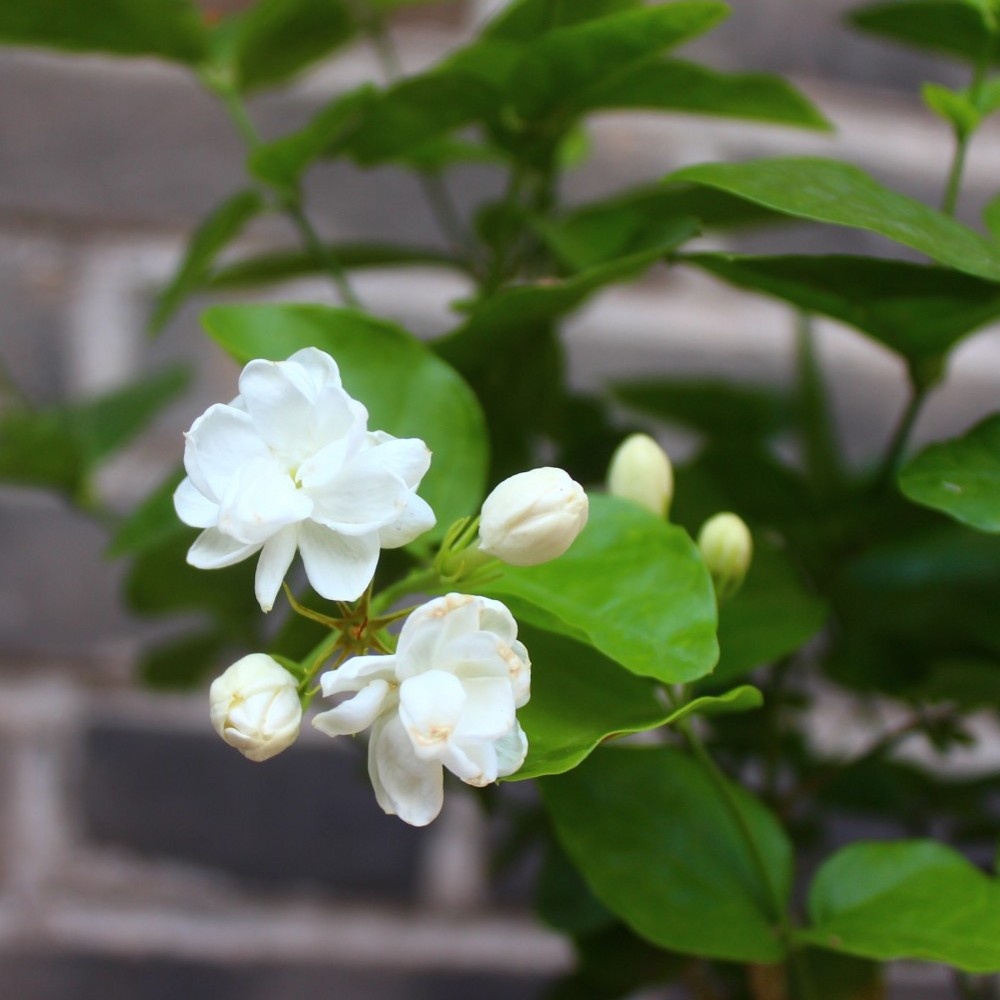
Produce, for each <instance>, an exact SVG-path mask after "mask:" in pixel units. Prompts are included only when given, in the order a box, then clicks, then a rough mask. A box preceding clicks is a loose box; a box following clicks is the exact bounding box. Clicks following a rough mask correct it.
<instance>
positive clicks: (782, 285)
mask: <svg viewBox="0 0 1000 1000" xmlns="http://www.w3.org/2000/svg"><path fill="white" fill-rule="evenodd" d="M682 259H683V262H684V263H686V264H691V265H694V266H695V267H699V268H701V269H702V270H705V271H708V272H709V273H710V274H714V275H715V276H716V277H718V278H721V279H722V280H723V281H727V282H729V283H730V284H732V285H736V286H737V287H738V288H746V289H749V290H752V291H757V292H762V293H763V294H765V295H772V296H774V297H776V298H779V299H782V300H783V301H785V302H788V303H791V304H792V305H794V306H796V307H798V308H800V309H804V310H808V311H809V312H817V313H822V314H823V315H825V316H830V317H832V318H833V319H838V320H841V321H842V322H844V323H848V324H849V325H851V326H853V327H855V328H857V329H858V330H861V331H862V332H863V333H866V334H868V335H869V336H870V337H873V338H874V339H875V340H877V341H879V342H880V343H881V344H883V345H884V346H886V347H888V348H890V349H891V350H894V351H896V352H898V353H899V354H901V355H902V356H903V357H904V358H906V359H907V360H908V361H910V362H911V363H915V362H919V361H922V360H925V359H927V360H934V359H936V358H939V357H940V356H941V355H943V354H945V353H946V352H947V351H948V350H950V349H951V348H952V347H953V346H954V345H955V344H956V343H957V342H958V341H959V340H961V339H962V338H963V337H965V336H967V335H968V334H970V333H972V332H973V331H974V330H976V329H978V328H979V327H981V326H983V325H985V324H986V323H988V322H990V321H991V320H993V319H995V318H996V317H997V316H1000V284H996V283H994V282H992V281H983V280H982V279H980V278H974V277H972V276H971V275H968V274H960V273H956V272H955V271H952V270H950V269H946V268H941V267H933V266H930V265H925V264H911V263H908V262H906V261H896V260H883V259H880V258H874V257H846V256H833V257H792V256H788V257H737V256H733V255H730V254H688V255H685V256H684V257H683V258H682Z"/></svg>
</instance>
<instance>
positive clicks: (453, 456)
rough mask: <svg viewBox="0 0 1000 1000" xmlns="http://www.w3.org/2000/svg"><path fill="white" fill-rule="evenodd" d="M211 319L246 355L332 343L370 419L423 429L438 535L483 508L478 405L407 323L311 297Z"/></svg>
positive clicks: (283, 354)
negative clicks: (325, 303) (307, 301)
mask: <svg viewBox="0 0 1000 1000" xmlns="http://www.w3.org/2000/svg"><path fill="white" fill-rule="evenodd" d="M203 322H204V324H205V327H206V329H207V330H208V332H209V333H210V334H211V336H212V337H213V338H214V339H215V340H216V342H217V343H219V344H220V345H221V346H222V347H223V348H224V349H225V350H227V351H228V352H229V353H230V354H231V355H232V356H233V357H234V358H236V360H237V361H239V362H240V363H241V364H245V363H246V362H247V361H250V360H252V359H253V358H269V359H271V360H282V359H284V358H287V357H288V356H289V355H291V354H293V353H294V352H295V351H297V350H299V349H300V348H303V347H318V348H320V349H322V350H324V351H326V352H327V353H328V354H330V355H332V356H333V357H334V358H335V359H336V360H337V364H338V365H340V368H341V373H342V375H343V378H344V386H345V388H346V389H347V391H348V392H349V393H350V394H351V395H352V396H354V397H355V398H356V399H359V400H361V402H363V403H364V405H365V406H366V407H367V408H368V412H369V414H370V415H371V418H370V420H369V426H370V427H371V428H373V429H376V428H377V429H379V430H385V431H388V432H389V433H390V434H395V435H396V436H397V437H420V438H423V440H424V441H426V442H427V445H428V446H429V447H430V449H431V451H432V452H433V453H434V459H433V461H432V462H431V468H430V471H429V472H428V473H427V475H426V476H425V477H424V481H423V483H422V485H421V487H420V491H419V492H420V495H421V496H422V497H423V498H424V499H425V500H426V501H427V502H428V503H429V504H430V505H431V507H432V508H433V509H434V513H435V514H436V515H437V519H438V523H437V527H436V528H435V529H434V531H435V534H436V535H437V536H440V535H441V534H443V532H444V531H445V530H446V529H447V527H448V525H449V524H451V522H452V521H454V520H456V519H458V518H459V517H464V516H466V515H468V514H469V513H471V512H473V511H475V510H476V509H477V508H478V506H479V502H480V500H481V498H482V495H483V487H484V483H485V479H486V461H487V444H486V428H485V425H484V422H483V416H482V412H481V411H480V409H479V404H478V403H477V402H476V398H475V396H474V395H473V393H472V390H471V389H469V387H468V386H467V385H466V384H465V382H464V381H463V380H462V378H461V376H459V375H458V374H457V373H456V372H455V371H454V370H453V369H451V368H449V367H448V365H446V364H445V363H444V362H443V361H441V360H440V359H439V358H438V357H436V356H435V355H434V354H433V353H432V352H431V351H430V350H429V349H428V348H427V347H425V346H424V344H422V343H421V342H420V341H419V340H417V338H416V337H414V336H413V335H412V334H410V333H408V332H407V331H406V330H404V329H403V328H402V327H398V326H395V325H394V324H392V323H387V322H384V321H383V320H377V319H373V318H372V317H370V316H366V315H364V314H363V313H359V312H355V311H354V310H351V309H333V308H328V307H324V306H312V305H286V306H270V305H251V306H219V307H217V308H214V309H210V310H208V312H206V313H205V316H204V319H203ZM431 537H434V536H431Z"/></svg>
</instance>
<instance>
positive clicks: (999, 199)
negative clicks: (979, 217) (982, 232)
mask: <svg viewBox="0 0 1000 1000" xmlns="http://www.w3.org/2000/svg"><path fill="white" fill-rule="evenodd" d="M983 221H984V222H985V223H986V228H987V229H989V231H990V234H991V235H992V237H993V240H994V242H996V243H1000V194H997V195H994V196H993V197H992V198H991V199H990V200H989V201H988V202H987V203H986V207H985V208H984V209H983Z"/></svg>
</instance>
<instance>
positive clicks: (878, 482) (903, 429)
mask: <svg viewBox="0 0 1000 1000" xmlns="http://www.w3.org/2000/svg"><path fill="white" fill-rule="evenodd" d="M931 388H932V386H930V385H924V386H919V385H915V386H914V387H913V389H912V393H911V395H910V401H909V402H908V403H907V404H906V409H905V410H904V411H903V415H902V416H901V417H900V419H899V424H898V426H897V427H896V430H895V433H894V434H893V435H892V440H891V441H890V442H889V447H888V449H887V450H886V453H885V457H884V458H883V459H882V464H881V466H880V467H879V471H878V473H877V474H876V476H875V480H874V482H873V488H874V491H875V492H877V493H881V492H883V491H884V490H885V489H886V488H887V487H888V486H889V484H890V483H891V482H892V480H893V477H894V476H895V474H896V472H897V470H898V469H899V466H900V464H901V462H902V459H903V453H904V452H905V451H906V445H907V443H908V442H909V440H910V434H911V433H912V431H913V425H914V424H915V423H916V422H917V417H918V416H920V410H921V409H922V407H923V405H924V402H925V400H926V399H927V396H928V393H929V392H930V390H931Z"/></svg>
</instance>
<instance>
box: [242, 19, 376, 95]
mask: <svg viewBox="0 0 1000 1000" xmlns="http://www.w3.org/2000/svg"><path fill="white" fill-rule="evenodd" d="M355 31H356V25H355V21H354V18H353V17H352V16H351V12H350V8H349V7H348V5H347V4H346V3H344V2H343V0H257V2H256V3H255V4H254V5H253V6H252V7H251V8H250V9H249V10H248V11H247V12H246V14H244V15H243V16H242V17H241V18H240V20H239V22H238V25H237V27H236V33H235V37H234V39H233V50H232V58H233V59H234V62H235V70H236V80H237V85H238V86H239V87H240V88H241V89H243V90H250V89H253V88H254V87H260V86H264V85H268V84H270V85H273V84H276V83H281V82H283V81H285V80H287V79H288V78H289V77H292V76H294V75H295V74H297V73H299V72H301V71H302V70H303V69H305V68H306V67H307V66H310V65H311V64H312V63H314V62H316V61H317V60H318V59H320V58H322V57H323V56H325V55H326V54H327V53H328V52H331V51H332V50H333V49H335V48H338V47H339V46H341V45H343V44H344V43H345V42H348V41H349V40H350V39H351V38H352V37H353V36H354V34H355Z"/></svg>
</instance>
